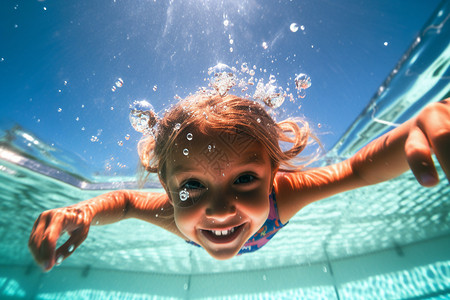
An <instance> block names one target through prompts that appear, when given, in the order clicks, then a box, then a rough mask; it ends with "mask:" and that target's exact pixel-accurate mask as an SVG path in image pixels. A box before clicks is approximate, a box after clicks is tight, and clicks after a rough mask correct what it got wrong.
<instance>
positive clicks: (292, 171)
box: [29, 93, 450, 271]
mask: <svg viewBox="0 0 450 300" xmlns="http://www.w3.org/2000/svg"><path fill="white" fill-rule="evenodd" d="M142 114H143V116H147V118H148V123H149V124H157V126H156V127H157V128H156V130H155V131H153V133H154V134H149V135H147V136H146V137H144V139H142V140H141V142H140V143H139V146H138V152H139V155H140V158H141V162H142V164H143V166H144V167H145V169H146V170H147V171H148V172H150V173H157V174H158V177H159V180H160V182H161V184H162V186H163V187H164V189H165V191H166V193H163V194H160V193H144V192H138V191H125V190H122V191H115V192H110V193H107V194H104V195H101V196H98V197H95V198H93V199H90V200H87V201H83V202H80V203H78V204H75V205H71V206H68V207H63V208H58V209H52V210H49V211H45V212H43V213H42V214H41V215H40V216H39V218H38V219H37V220H36V222H35V224H34V227H33V230H32V232H31V236H30V240H29V248H30V250H31V253H32V254H33V256H34V259H35V260H36V262H37V263H38V264H40V265H41V266H42V268H43V269H44V270H45V271H49V270H50V269H51V268H52V267H53V266H54V265H55V263H56V264H59V263H61V262H62V261H63V260H64V259H66V258H67V257H68V256H70V255H71V254H72V252H73V251H74V250H75V249H76V248H77V247H78V246H79V245H80V244H81V243H82V242H83V241H84V239H85V238H86V237H87V234H88V231H89V227H90V225H91V224H108V223H113V222H117V221H119V220H122V219H126V218H138V219H142V220H144V221H147V222H150V223H152V224H155V225H157V226H160V227H162V228H164V229H166V230H168V231H170V232H172V233H174V234H176V235H178V236H179V237H181V238H182V239H184V240H186V241H187V242H189V243H191V244H194V245H197V246H200V247H202V248H204V249H205V250H206V251H207V252H208V253H209V254H210V255H211V256H213V257H214V258H216V259H229V258H231V257H233V256H235V255H238V254H242V253H245V252H251V251H255V250H257V249H259V248H260V247H262V246H263V245H264V244H265V243H267V241H268V240H269V239H270V238H272V237H273V236H274V234H275V233H276V232H277V231H278V230H279V229H280V228H282V227H283V226H285V225H286V224H287V223H288V221H289V219H290V218H291V217H292V216H294V215H295V214H296V213H297V212H298V211H299V210H301V209H302V208H303V207H305V206H306V205H308V204H310V203H312V202H314V201H317V200H320V199H323V198H326V197H329V196H331V195H334V194H336V193H341V192H344V191H348V190H350V189H354V188H358V187H362V186H366V185H370V184H375V183H378V182H381V181H385V180H388V179H391V178H394V177H395V176H398V175H400V174H401V173H403V172H405V171H406V170H407V169H408V166H409V167H410V168H411V170H412V172H413V173H414V175H415V176H416V178H417V180H418V181H419V182H420V184H422V185H424V186H432V185H435V184H436V183H437V182H438V180H439V179H438V176H437V172H436V169H435V167H434V164H433V161H432V158H431V153H432V152H433V153H434V154H435V155H436V157H437V159H438V160H439V162H440V164H441V166H442V168H443V170H444V172H445V174H446V176H447V177H449V175H450V99H447V100H444V101H442V102H438V103H433V104H430V105H428V106H427V107H426V108H425V109H424V110H423V111H422V112H421V113H420V114H419V115H418V116H416V117H415V118H413V119H411V120H409V121H408V122H405V123H404V124H402V125H401V126H399V127H397V128H395V129H394V130H392V131H390V132H388V133H387V134H385V135H383V136H381V137H379V138H377V139H376V140H374V141H373V142H371V143H369V144H368V145H367V146H365V147H364V148H363V149H361V150H360V151H358V152H357V153H356V154H355V155H354V156H353V157H351V158H349V159H347V160H345V161H342V162H340V163H337V164H334V165H330V166H326V167H321V168H316V169H311V170H306V171H301V170H299V168H298V167H297V168H296V167H295V166H294V164H293V160H294V159H295V158H296V157H297V155H298V154H299V153H300V152H301V151H302V150H303V149H304V148H305V146H306V144H307V142H308V140H310V137H311V135H310V131H309V129H308V125H307V123H305V122H302V127H299V125H298V124H297V123H296V122H294V121H292V120H289V121H284V122H280V123H275V122H274V120H273V119H272V118H271V117H270V116H269V115H268V114H267V112H266V111H265V110H264V108H263V107H262V106H261V105H260V104H258V103H257V102H255V101H250V100H246V99H242V98H239V97H236V96H232V95H227V96H223V97H222V96H220V95H217V94H216V95H211V94H205V93H203V94H198V95H195V96H193V97H190V98H188V99H185V100H182V101H180V102H179V103H178V104H177V105H175V106H174V107H173V108H172V109H171V110H170V111H168V112H167V113H166V114H165V115H164V117H163V118H162V119H161V120H157V119H156V115H155V114H153V113H149V112H142ZM286 142H287V143H291V144H292V147H291V148H290V149H288V150H286V151H283V150H282V149H281V147H280V144H285V143H286ZM63 231H66V232H68V233H69V235H70V238H69V239H68V240H67V241H66V242H65V243H64V244H63V245H62V246H61V247H59V248H58V249H56V242H57V240H58V238H59V237H60V235H61V233H62V232H63Z"/></svg>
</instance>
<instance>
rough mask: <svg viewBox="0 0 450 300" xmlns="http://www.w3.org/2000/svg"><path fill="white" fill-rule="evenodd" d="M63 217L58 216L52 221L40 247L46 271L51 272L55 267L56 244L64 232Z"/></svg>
mask: <svg viewBox="0 0 450 300" xmlns="http://www.w3.org/2000/svg"><path fill="white" fill-rule="evenodd" d="M63 218H64V217H63V216H56V217H54V218H53V219H52V221H51V225H50V226H48V228H47V229H46V230H45V232H44V235H43V236H42V243H41V245H40V247H39V257H40V259H41V261H42V263H41V266H42V268H43V270H44V271H50V270H51V269H52V268H53V266H54V265H55V260H56V259H55V249H56V243H57V241H58V239H59V237H60V235H61V232H62V230H63V228H62V223H63V221H62V219H63Z"/></svg>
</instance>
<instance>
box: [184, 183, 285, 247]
mask: <svg viewBox="0 0 450 300" xmlns="http://www.w3.org/2000/svg"><path fill="white" fill-rule="evenodd" d="M269 204H270V211H269V216H268V217H267V220H266V222H265V223H264V224H263V226H261V228H260V229H259V230H258V231H257V232H256V233H255V234H254V235H253V236H252V237H251V238H250V239H249V240H248V241H247V242H246V243H245V244H244V246H242V248H241V250H239V252H238V254H237V255H241V254H244V253H249V252H254V251H256V250H258V249H260V248H262V246H264V245H265V244H267V242H268V241H270V239H271V238H273V236H274V235H275V234H276V233H277V232H278V230H280V229H281V228H283V227H284V226H285V225H286V224H288V223H289V222H287V223H286V224H283V223H281V221H280V217H279V216H278V208H277V201H276V199H275V191H272V193H271V194H270V195H269ZM186 242H187V243H189V244H191V245H195V246H198V247H201V246H200V245H198V244H197V243H195V242H192V241H186Z"/></svg>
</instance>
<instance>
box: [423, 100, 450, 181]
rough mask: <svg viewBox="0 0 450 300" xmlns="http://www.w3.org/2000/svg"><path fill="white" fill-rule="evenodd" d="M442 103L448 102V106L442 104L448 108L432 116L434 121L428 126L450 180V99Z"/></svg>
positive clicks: (432, 141)
mask: <svg viewBox="0 0 450 300" xmlns="http://www.w3.org/2000/svg"><path fill="white" fill-rule="evenodd" d="M441 103H442V104H445V103H447V104H446V106H443V105H442V106H441V107H443V108H446V109H442V110H441V111H440V112H441V113H440V114H436V115H435V116H432V118H431V120H432V121H431V122H428V123H427V125H426V127H427V132H429V133H428V139H429V141H430V144H431V146H432V147H433V151H434V154H435V155H436V158H437V160H438V161H439V164H440V165H441V167H442V170H443V171H444V173H445V175H446V176H447V179H448V180H449V181H450V109H449V108H448V107H449V105H450V100H443V101H442V102H441Z"/></svg>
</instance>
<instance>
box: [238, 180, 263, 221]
mask: <svg viewBox="0 0 450 300" xmlns="http://www.w3.org/2000/svg"><path fill="white" fill-rule="evenodd" d="M237 197H238V199H239V203H240V204H241V210H243V211H244V212H245V214H247V216H249V217H251V218H252V219H254V220H259V221H260V220H264V221H265V220H266V219H267V216H268V215H269V210H270V207H269V194H268V193H267V189H266V188H263V189H259V190H258V191H253V192H247V193H241V194H240V195H238V196H237Z"/></svg>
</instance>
